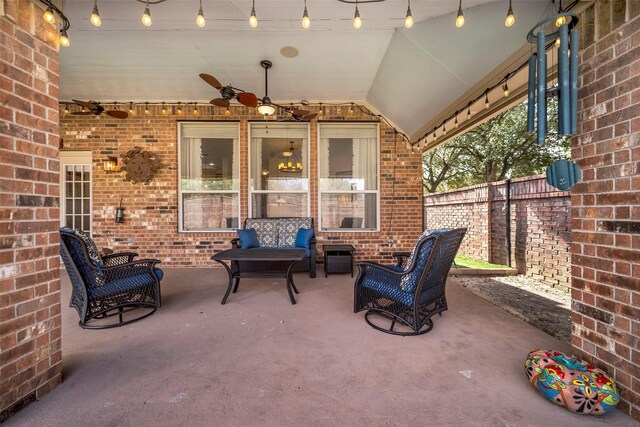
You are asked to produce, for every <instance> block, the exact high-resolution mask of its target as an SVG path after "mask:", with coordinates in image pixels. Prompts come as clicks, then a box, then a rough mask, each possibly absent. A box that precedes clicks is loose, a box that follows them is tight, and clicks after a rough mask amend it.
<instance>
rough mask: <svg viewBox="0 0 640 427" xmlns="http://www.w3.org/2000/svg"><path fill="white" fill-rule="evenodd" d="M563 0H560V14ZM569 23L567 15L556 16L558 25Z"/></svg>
mask: <svg viewBox="0 0 640 427" xmlns="http://www.w3.org/2000/svg"><path fill="white" fill-rule="evenodd" d="M562 12H563V11H562V0H560V1H559V2H558V15H560V14H561V13H562ZM566 23H567V17H566V16H558V17H557V18H556V27H562V26H563V25H564V24H566Z"/></svg>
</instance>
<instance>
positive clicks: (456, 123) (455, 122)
mask: <svg viewBox="0 0 640 427" xmlns="http://www.w3.org/2000/svg"><path fill="white" fill-rule="evenodd" d="M453 127H455V128H456V129H458V112H457V111H456V119H455V121H454V122H453Z"/></svg>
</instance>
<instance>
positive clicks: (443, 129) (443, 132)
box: [442, 122, 447, 135]
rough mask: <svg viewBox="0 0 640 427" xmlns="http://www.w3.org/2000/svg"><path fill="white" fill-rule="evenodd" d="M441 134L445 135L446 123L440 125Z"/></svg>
mask: <svg viewBox="0 0 640 427" xmlns="http://www.w3.org/2000/svg"><path fill="white" fill-rule="evenodd" d="M442 134H443V135H446V134H447V122H444V123H442Z"/></svg>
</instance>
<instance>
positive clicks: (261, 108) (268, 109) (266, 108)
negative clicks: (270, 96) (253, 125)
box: [258, 104, 276, 116]
mask: <svg viewBox="0 0 640 427" xmlns="http://www.w3.org/2000/svg"><path fill="white" fill-rule="evenodd" d="M275 112H276V109H275V107H274V106H273V105H271V104H261V105H258V113H260V114H262V115H263V116H271V115H272V114H273V113H275Z"/></svg>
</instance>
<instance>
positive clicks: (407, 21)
mask: <svg viewBox="0 0 640 427" xmlns="http://www.w3.org/2000/svg"><path fill="white" fill-rule="evenodd" d="M404 26H405V27H406V28H411V27H413V16H411V0H409V3H408V4H407V16H406V17H405V18H404Z"/></svg>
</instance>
